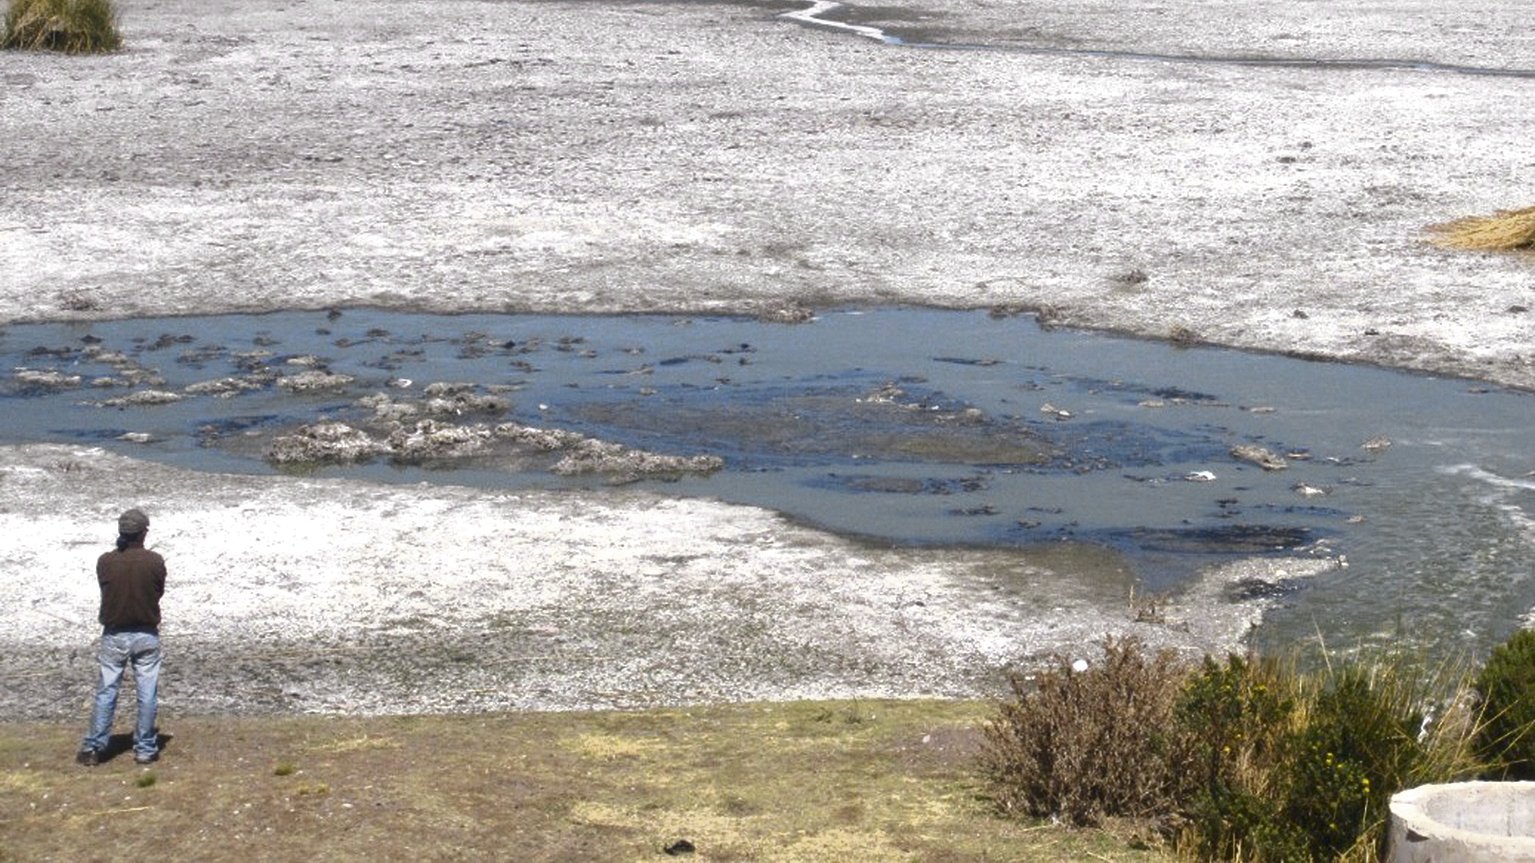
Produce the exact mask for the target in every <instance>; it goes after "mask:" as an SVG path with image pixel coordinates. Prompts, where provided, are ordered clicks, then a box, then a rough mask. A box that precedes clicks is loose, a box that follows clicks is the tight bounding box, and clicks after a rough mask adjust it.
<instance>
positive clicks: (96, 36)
mask: <svg viewBox="0 0 1535 863" xmlns="http://www.w3.org/2000/svg"><path fill="white" fill-rule="evenodd" d="M122 44H123V40H122V37H121V36H120V35H119V34H118V32H117V10H116V9H115V8H114V7H113V5H112V0H11V4H10V6H9V7H8V8H7V10H6V13H5V32H4V33H3V34H0V48H19V49H22V50H27V51H63V52H64V53H66V54H96V53H103V52H107V51H116V50H117V49H118V48H121V47H122Z"/></svg>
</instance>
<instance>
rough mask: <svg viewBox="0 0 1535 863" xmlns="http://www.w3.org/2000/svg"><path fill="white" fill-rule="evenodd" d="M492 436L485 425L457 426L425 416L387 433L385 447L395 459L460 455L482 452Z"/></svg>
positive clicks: (414, 459)
mask: <svg viewBox="0 0 1535 863" xmlns="http://www.w3.org/2000/svg"><path fill="white" fill-rule="evenodd" d="M492 436H493V435H492V432H491V430H490V429H489V428H488V427H486V426H484V425H469V426H457V425H448V424H446V423H440V422H438V421H436V420H431V419H424V420H418V421H417V422H416V423H415V424H414V425H412V426H410V427H408V428H407V427H404V426H402V427H400V428H398V429H396V430H395V431H394V432H393V433H392V434H390V435H389V439H388V446H389V453H390V455H391V457H393V458H394V459H396V460H398V461H404V462H412V461H426V460H431V459H439V458H460V457H463V456H466V455H474V454H476V453H479V452H482V451H484V449H485V448H486V446H487V445H488V444H489V443H490V441H491V438H492Z"/></svg>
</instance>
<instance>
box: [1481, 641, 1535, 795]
mask: <svg viewBox="0 0 1535 863" xmlns="http://www.w3.org/2000/svg"><path fill="white" fill-rule="evenodd" d="M1475 688H1476V693H1477V695H1478V697H1479V698H1480V699H1481V702H1482V715H1483V717H1484V722H1483V724H1482V727H1481V729H1480V730H1479V732H1478V733H1477V735H1476V748H1477V753H1478V754H1479V755H1480V756H1481V757H1482V759H1483V760H1484V761H1486V762H1487V763H1488V764H1490V765H1492V773H1493V775H1494V776H1498V777H1501V778H1505V779H1535V733H1532V731H1531V729H1532V728H1535V631H1532V630H1528V629H1521V630H1519V631H1518V632H1515V633H1514V634H1513V636H1512V637H1510V638H1509V639H1508V640H1507V641H1505V642H1503V643H1502V644H1500V645H1498V646H1497V647H1496V648H1494V649H1493V651H1492V656H1490V657H1488V659H1487V664H1486V665H1485V666H1483V667H1482V671H1481V673H1480V674H1478V675H1477V678H1476V683H1475Z"/></svg>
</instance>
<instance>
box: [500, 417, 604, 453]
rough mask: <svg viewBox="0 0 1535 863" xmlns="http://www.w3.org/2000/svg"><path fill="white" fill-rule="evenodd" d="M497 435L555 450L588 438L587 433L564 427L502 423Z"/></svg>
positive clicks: (546, 449)
mask: <svg viewBox="0 0 1535 863" xmlns="http://www.w3.org/2000/svg"><path fill="white" fill-rule="evenodd" d="M495 431H496V436H497V437H500V438H505V439H506V440H509V441H512V442H514V443H519V444H523V445H525V446H529V447H532V448H533V449H536V450H541V451H544V452H554V451H555V450H562V449H565V448H567V447H573V446H575V445H576V444H579V443H580V442H582V441H584V440H586V435H583V434H581V433H579V432H573V431H565V430H564V429H541V428H534V427H532V426H524V425H517V424H516V423H502V424H501V425H498V426H496V429H495Z"/></svg>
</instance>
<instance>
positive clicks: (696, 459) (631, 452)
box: [550, 438, 725, 483]
mask: <svg viewBox="0 0 1535 863" xmlns="http://www.w3.org/2000/svg"><path fill="white" fill-rule="evenodd" d="M724 466H725V460H724V459H722V458H720V457H719V456H714V455H699V456H677V455H659V454H657V453H652V452H645V451H643V450H635V449H629V448H628V447H625V446H621V445H619V444H616V443H608V442H606V441H599V440H592V439H590V438H588V439H586V440H583V441H581V442H580V443H578V444H576V445H575V446H574V447H572V448H571V451H570V452H569V453H567V454H566V455H565V457H564V458H562V459H560V460H559V462H557V463H556V464H555V465H554V467H552V468H550V470H551V471H553V472H554V473H556V474H559V475H560V476H578V475H583V474H592V473H600V474H606V475H607V476H608V478H609V479H610V480H611V481H612V482H615V483H624V482H637V481H639V480H642V479H656V478H664V477H668V476H677V475H681V474H688V473H701V474H708V473H714V472H715V471H717V470H719V469H721V468H723V467H724Z"/></svg>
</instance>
